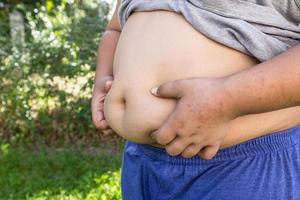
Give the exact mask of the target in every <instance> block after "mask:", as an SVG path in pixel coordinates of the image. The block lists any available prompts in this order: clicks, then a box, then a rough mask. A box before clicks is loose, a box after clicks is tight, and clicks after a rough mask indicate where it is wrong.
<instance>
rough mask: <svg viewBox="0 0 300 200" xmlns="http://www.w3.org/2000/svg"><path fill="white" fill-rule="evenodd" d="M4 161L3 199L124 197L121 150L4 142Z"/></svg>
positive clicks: (1, 177) (0, 171)
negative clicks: (21, 145)
mask: <svg viewBox="0 0 300 200" xmlns="http://www.w3.org/2000/svg"><path fill="white" fill-rule="evenodd" d="M0 163H1V165H0V199H8V200H9V199H27V200H40V199H43V200H44V199H47V200H48V199H49V200H56V199H57V200H64V199H66V200H69V199H70V200H71V199H72V200H77V199H78V200H82V199H83V200H85V199H86V200H96V199H97V200H98V199H101V200H102V199H103V200H105V199H107V200H115V199H116V200H117V199H121V193H120V184H119V182H120V165H121V156H120V154H119V153H118V154H116V155H114V154H112V153H107V152H104V151H98V150H97V151H93V153H91V152H90V153H84V152H83V150H75V149H61V150H57V149H56V150H53V149H52V150H49V149H47V150H45V149H44V150H39V151H36V150H35V151H33V150H28V149H24V148H13V149H11V148H10V147H9V146H8V145H2V147H1V153H0Z"/></svg>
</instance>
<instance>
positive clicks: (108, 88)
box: [105, 80, 113, 92]
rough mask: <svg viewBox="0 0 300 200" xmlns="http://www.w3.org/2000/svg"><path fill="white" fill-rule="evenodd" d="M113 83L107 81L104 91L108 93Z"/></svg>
mask: <svg viewBox="0 0 300 200" xmlns="http://www.w3.org/2000/svg"><path fill="white" fill-rule="evenodd" d="M112 83H113V81H112V80H108V81H106V82H105V91H106V92H108V91H109V90H110V88H111V86H112Z"/></svg>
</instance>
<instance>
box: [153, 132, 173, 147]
mask: <svg viewBox="0 0 300 200" xmlns="http://www.w3.org/2000/svg"><path fill="white" fill-rule="evenodd" d="M170 140H171V139H170V137H169V136H168V134H163V133H158V134H157V136H156V141H157V142H158V143H159V144H162V145H166V144H168V143H169V142H170Z"/></svg>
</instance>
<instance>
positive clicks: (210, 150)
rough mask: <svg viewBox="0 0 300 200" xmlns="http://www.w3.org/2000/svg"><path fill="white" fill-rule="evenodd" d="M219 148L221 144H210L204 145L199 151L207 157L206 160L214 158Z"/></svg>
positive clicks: (200, 154)
mask: <svg viewBox="0 0 300 200" xmlns="http://www.w3.org/2000/svg"><path fill="white" fill-rule="evenodd" d="M218 150H219V145H213V146H212V145H210V146H206V147H204V148H203V149H202V150H201V151H200V152H199V153H198V155H199V156H200V157H201V158H203V159H205V160H210V159H212V158H213V157H214V156H215V155H216V154H217V153H218Z"/></svg>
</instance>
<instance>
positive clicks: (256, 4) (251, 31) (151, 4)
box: [118, 0, 300, 61]
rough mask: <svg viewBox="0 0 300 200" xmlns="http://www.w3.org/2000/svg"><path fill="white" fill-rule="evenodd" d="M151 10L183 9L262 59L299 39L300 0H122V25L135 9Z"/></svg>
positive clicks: (207, 30) (197, 23)
mask: <svg viewBox="0 0 300 200" xmlns="http://www.w3.org/2000/svg"><path fill="white" fill-rule="evenodd" d="M152 10H169V11H174V12H177V13H180V14H182V15H183V16H184V17H185V19H186V20H187V21H188V22H189V23H190V24H191V25H192V26H193V27H194V28H195V29H196V30H198V31H199V32H201V33H202V34H204V35H206V36H207V37H209V38H211V39H213V40H215V41H218V42H220V43H222V44H224V45H226V46H229V47H231V48H234V49H236V50H239V51H241V52H244V53H246V54H248V55H251V56H253V57H256V58H257V59H258V60H260V61H265V60H268V59H270V58H272V57H274V56H276V55H277V54H279V53H281V52H283V51H286V50H287V49H289V48H290V47H292V46H295V45H296V44H298V43H300V0H122V4H121V6H120V9H119V12H118V16H119V21H120V24H121V27H123V26H124V24H125V22H126V20H127V18H128V17H129V15H130V14H131V13H132V12H134V11H152ZM299 56H300V55H299Z"/></svg>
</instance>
